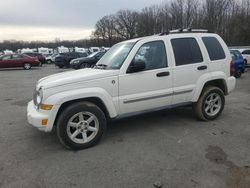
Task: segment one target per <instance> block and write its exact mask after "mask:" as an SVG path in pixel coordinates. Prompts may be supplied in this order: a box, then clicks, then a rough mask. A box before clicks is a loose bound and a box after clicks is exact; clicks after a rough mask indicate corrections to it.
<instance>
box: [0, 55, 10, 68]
mask: <svg viewBox="0 0 250 188" xmlns="http://www.w3.org/2000/svg"><path fill="white" fill-rule="evenodd" d="M12 65H13V62H12V60H11V55H5V56H2V57H1V61H0V68H11V67H12Z"/></svg>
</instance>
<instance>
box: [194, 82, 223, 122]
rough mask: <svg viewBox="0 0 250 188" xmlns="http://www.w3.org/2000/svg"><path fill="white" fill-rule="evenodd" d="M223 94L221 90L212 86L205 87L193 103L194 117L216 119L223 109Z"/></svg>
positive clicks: (204, 119) (206, 119) (205, 119)
mask: <svg viewBox="0 0 250 188" xmlns="http://www.w3.org/2000/svg"><path fill="white" fill-rule="evenodd" d="M224 105H225V96H224V93H223V91H222V90H221V89H220V88H218V87H214V86H208V87H206V88H205V89H204V90H203V92H202V94H201V96H200V98H199V100H198V101H197V102H196V103H194V104H193V110H194V113H195V115H196V117H197V118H198V119H200V120H203V121H208V120H214V119H216V118H217V117H218V116H219V115H220V114H221V112H222V111H223V109H224Z"/></svg>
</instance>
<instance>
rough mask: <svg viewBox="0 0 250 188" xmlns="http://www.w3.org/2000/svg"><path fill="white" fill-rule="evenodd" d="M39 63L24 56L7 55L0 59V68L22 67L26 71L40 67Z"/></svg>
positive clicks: (35, 59)
mask: <svg viewBox="0 0 250 188" xmlns="http://www.w3.org/2000/svg"><path fill="white" fill-rule="evenodd" d="M40 64H41V62H40V61H38V59H37V58H33V57H30V56H27V55H24V54H9V55H3V56H1V57H0V68H15V67H23V68H24V69H26V70H28V69H30V68H31V67H37V66H40Z"/></svg>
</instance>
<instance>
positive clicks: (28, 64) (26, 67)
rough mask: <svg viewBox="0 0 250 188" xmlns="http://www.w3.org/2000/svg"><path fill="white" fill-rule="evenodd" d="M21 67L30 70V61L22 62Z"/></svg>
mask: <svg viewBox="0 0 250 188" xmlns="http://www.w3.org/2000/svg"><path fill="white" fill-rule="evenodd" d="M23 68H24V69H25V70H30V69H31V64H30V63H24V65H23Z"/></svg>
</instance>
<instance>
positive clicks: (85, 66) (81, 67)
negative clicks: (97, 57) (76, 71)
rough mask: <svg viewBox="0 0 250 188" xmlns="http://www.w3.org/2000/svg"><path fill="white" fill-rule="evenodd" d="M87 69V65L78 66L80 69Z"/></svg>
mask: <svg viewBox="0 0 250 188" xmlns="http://www.w3.org/2000/svg"><path fill="white" fill-rule="evenodd" d="M87 67H88V63H82V64H81V65H80V69H85V68H87Z"/></svg>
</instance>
